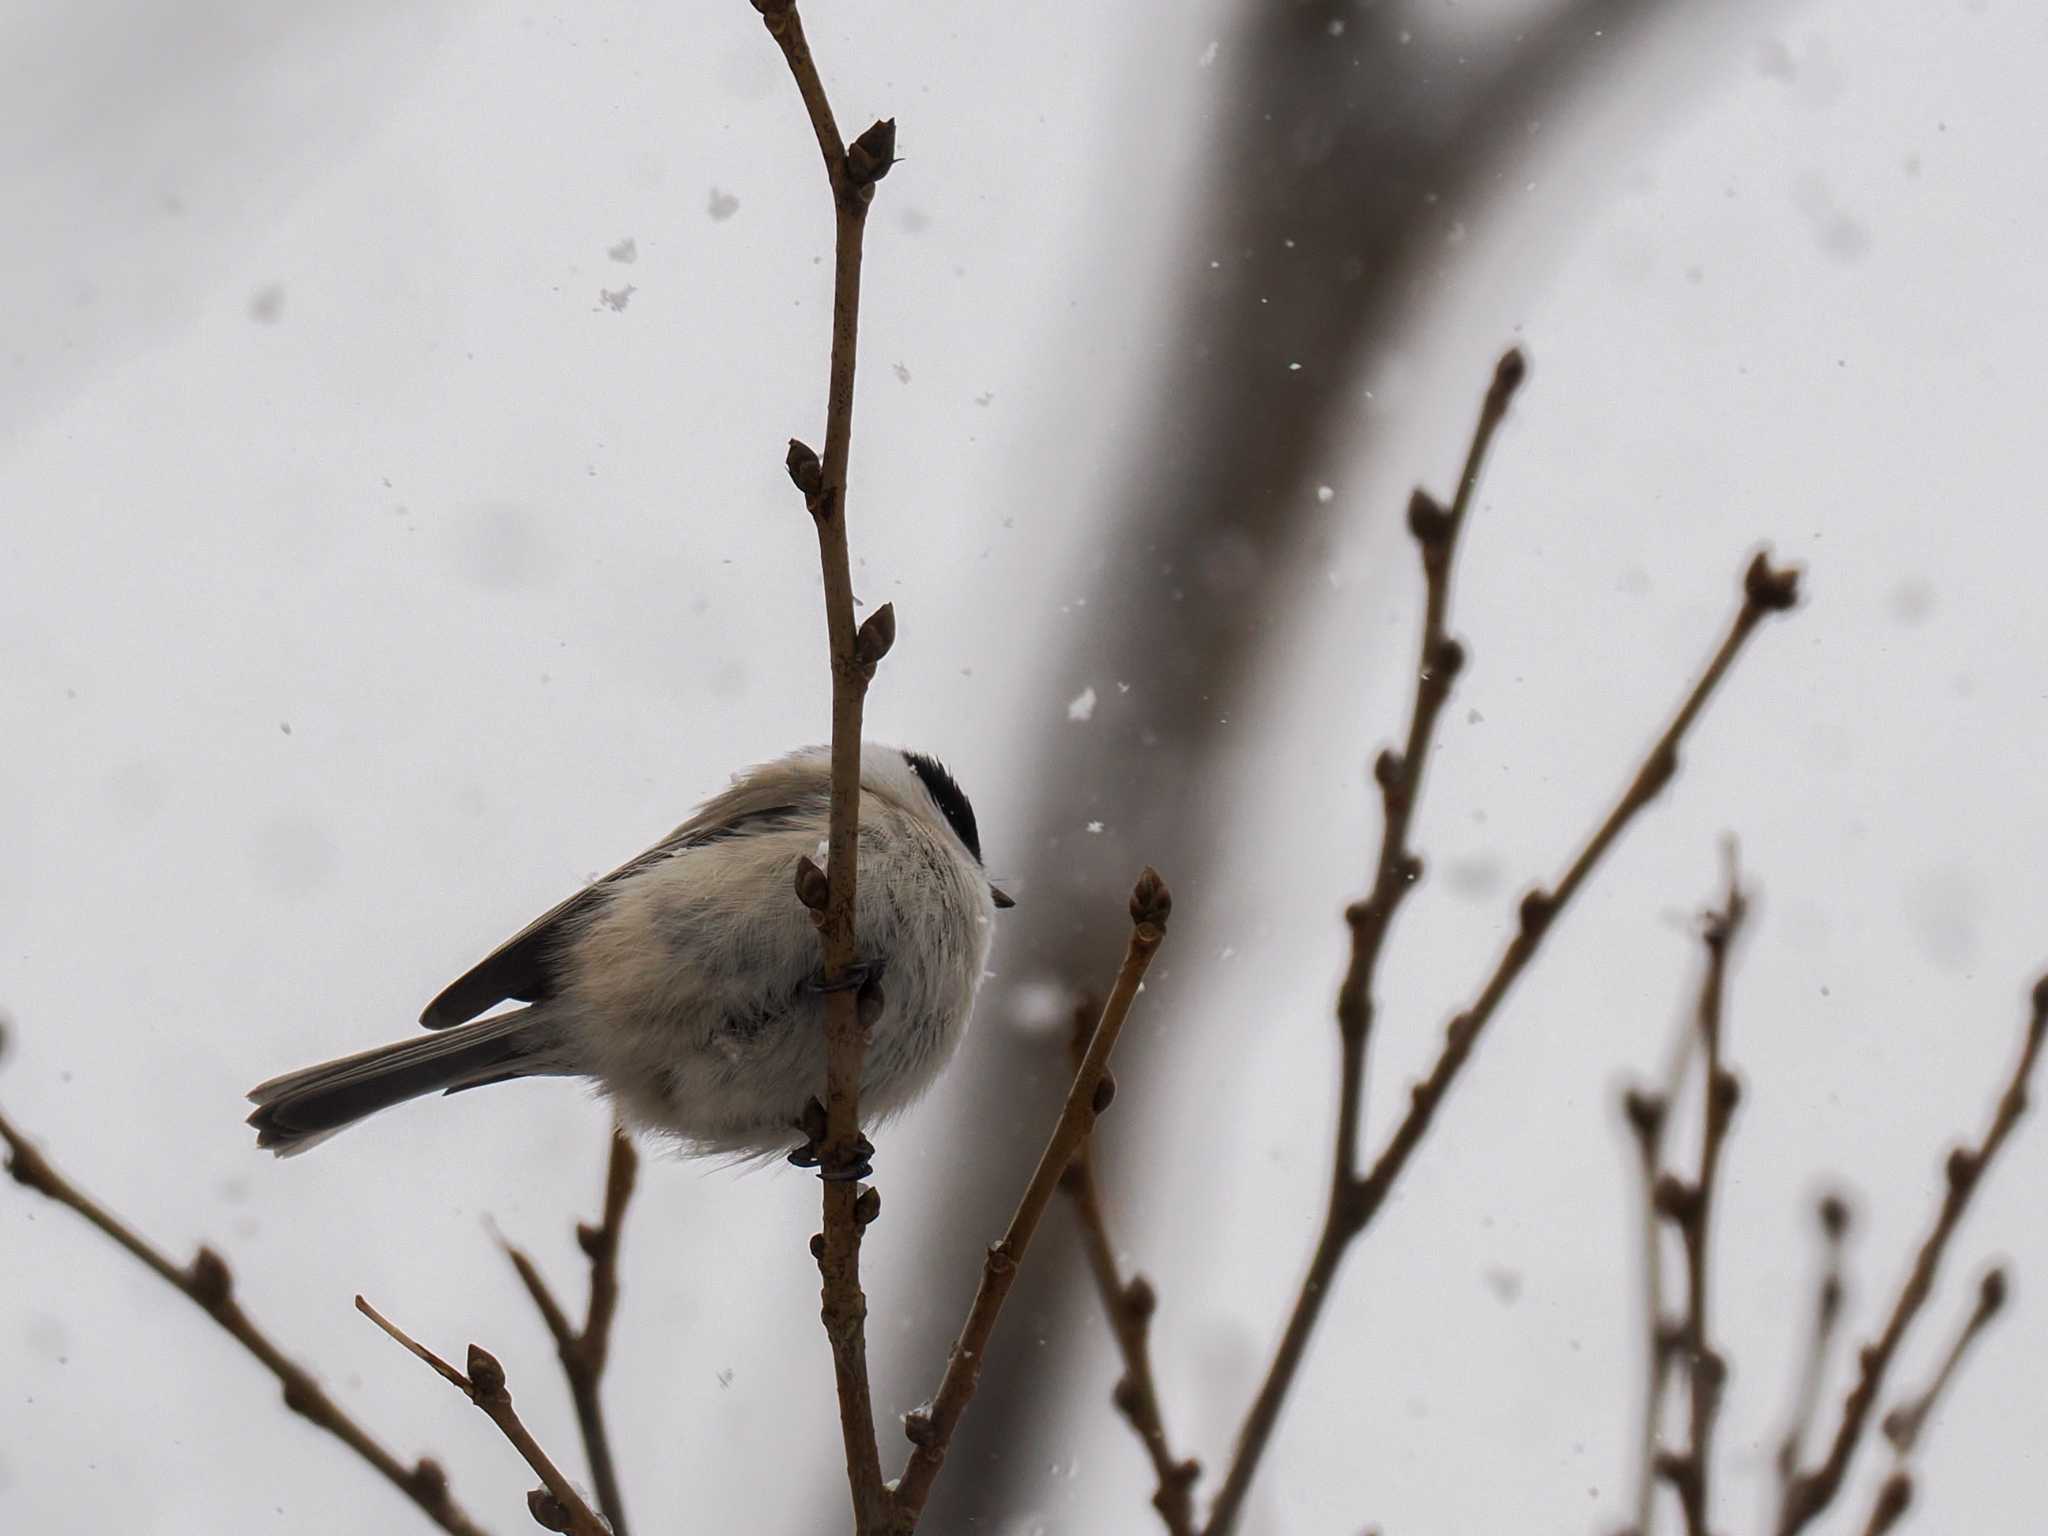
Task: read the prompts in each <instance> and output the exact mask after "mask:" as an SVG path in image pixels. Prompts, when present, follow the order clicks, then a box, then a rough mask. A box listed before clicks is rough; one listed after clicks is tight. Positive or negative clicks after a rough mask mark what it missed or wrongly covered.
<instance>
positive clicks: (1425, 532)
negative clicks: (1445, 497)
mask: <svg viewBox="0 0 2048 1536" xmlns="http://www.w3.org/2000/svg"><path fill="white" fill-rule="evenodd" d="M1408 531H1409V532H1410V533H1412V534H1414V535H1415V542H1416V543H1418V544H1420V545H1421V546H1422V547H1423V548H1424V549H1436V548H1438V547H1439V546H1440V545H1442V544H1443V543H1444V542H1445V541H1446V540H1447V539H1449V538H1450V536H1451V514H1450V513H1449V512H1447V511H1446V510H1445V509H1444V505H1443V503H1442V502H1440V501H1438V500H1437V499H1436V498H1435V497H1434V496H1432V495H1430V494H1429V492H1427V491H1425V490H1424V489H1422V487H1421V486H1417V487H1416V488H1415V492H1414V494H1413V495H1411V496H1410V497H1409V498H1408Z"/></svg>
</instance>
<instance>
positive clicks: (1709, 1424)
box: [1653, 847, 1749, 1536]
mask: <svg viewBox="0 0 2048 1536" xmlns="http://www.w3.org/2000/svg"><path fill="white" fill-rule="evenodd" d="M1748 911H1749V898H1748V897H1747V896H1746V895H1745V894H1744V893H1743V890H1742V886H1741V883H1740V881H1739V879H1738V877H1737V873H1736V866H1735V854H1734V851H1733V849H1732V847H1731V849H1730V851H1729V854H1728V890H1727V895H1726V897H1725V898H1724V900H1723V903H1722V906H1721V909H1720V910H1719V911H1718V912H1710V913H1708V914H1707V917H1706V921H1705V923H1704V925H1703V927H1702V930H1701V937H1702V939H1703V940H1704V942H1705V944H1706V947H1707V973H1706V978H1705V980H1704V981H1703V982H1702V983H1701V985H1700V1001H1699V1010H1698V1014H1697V1018H1698V1025H1699V1040H1700V1047H1701V1053H1702V1055H1703V1056H1704V1058H1705V1063H1706V1070H1705V1075H1704V1078H1703V1081H1702V1085H1701V1100H1702V1103H1701V1114H1700V1162H1699V1174H1698V1177H1697V1178H1696V1179H1695V1180H1694V1181H1693V1182H1692V1183H1690V1184H1688V1183H1686V1182H1685V1181H1684V1180H1683V1179H1681V1178H1679V1177H1678V1176H1677V1175H1676V1174H1672V1173H1665V1174H1663V1175H1661V1176H1660V1177H1659V1178H1658V1180H1657V1182H1656V1186H1655V1195H1654V1197H1653V1198H1654V1200H1655V1204H1656V1207H1657V1213H1658V1214H1659V1215H1660V1216H1662V1217H1663V1218H1664V1219H1665V1220H1666V1221H1669V1222H1670V1223H1672V1225H1674V1226H1675V1227H1677V1228H1678V1233H1679V1237H1680V1238H1681V1239H1682V1240H1683V1242H1684V1244H1685V1278H1686V1305H1685V1317H1684V1319H1683V1321H1681V1322H1680V1323H1679V1325H1678V1332H1677V1339H1676V1347H1677V1352H1678V1355H1679V1357H1680V1358H1682V1359H1683V1360H1684V1361H1685V1365H1686V1380H1687V1384H1688V1386H1689V1387H1690V1389H1691V1391H1690V1397H1691V1403H1692V1421H1691V1425H1690V1432H1689V1435H1688V1441H1687V1445H1686V1449H1685V1451H1684V1452H1683V1453H1682V1454H1680V1453H1672V1454H1668V1455H1664V1456H1660V1457H1658V1459H1657V1475H1658V1476H1659V1477H1661V1478H1663V1479H1664V1480H1665V1481H1666V1482H1668V1483H1670V1484H1671V1486H1672V1487H1673V1488H1674V1489H1675V1490H1676V1491H1677V1494H1678V1503H1679V1507H1680V1508H1681V1509H1682V1510H1684V1512H1685V1529H1686V1533H1687V1536H1708V1529H1709V1528H1708V1524H1707V1511H1708V1505H1709V1503H1710V1502H1711V1498H1710V1496H1711V1493H1712V1490H1713V1478H1712V1473H1713V1439H1714V1420H1715V1418H1716V1417H1717V1416H1718V1415H1719V1413H1720V1409H1721V1393H1722V1389H1723V1388H1724V1387H1725V1386H1726V1385H1727V1381H1728V1363H1727V1361H1726V1359H1724V1358H1723V1356H1722V1355H1721V1354H1720V1353H1719V1351H1717V1350H1716V1349H1715V1348H1714V1346H1713V1343H1712V1341H1711V1340H1710V1339H1709V1337H1708V1327H1707V1320H1708V1307H1707V1295H1708V1289H1707V1282H1708V1278H1709V1274H1710V1266H1709V1263H1708V1259H1709V1255H1710V1249H1709V1241H1710V1238H1711V1235H1712V1225H1713V1214H1714V1189H1715V1184H1716V1181H1717V1178H1718V1175H1719V1173H1720V1168H1721V1151H1722V1148H1723V1147H1724V1146H1725V1145H1726V1143H1727V1139H1728V1126H1729V1122H1730V1121H1731V1120H1732V1119H1733V1118H1734V1114H1735V1105H1736V1103H1737V1101H1738V1099H1739V1098H1740V1096H1741V1089H1740V1087H1739V1086H1738V1084H1737V1081H1736V1078H1735V1076H1734V1074H1733V1073H1731V1072H1729V1071H1728V1070H1727V1069H1726V1068H1725V1067H1724V1066H1723V1065H1722V1057H1721V1038H1722V1017H1723V1013H1724V1010H1725V1007H1726V1002H1727V990H1728V954H1729V951H1730V950H1731V949H1732V948H1733V947H1734V944H1735V939H1736V936H1737V934H1738V933H1739V932H1740V931H1741V928H1742V920H1743V918H1744V917H1745V916H1746V915H1747V914H1748Z"/></svg>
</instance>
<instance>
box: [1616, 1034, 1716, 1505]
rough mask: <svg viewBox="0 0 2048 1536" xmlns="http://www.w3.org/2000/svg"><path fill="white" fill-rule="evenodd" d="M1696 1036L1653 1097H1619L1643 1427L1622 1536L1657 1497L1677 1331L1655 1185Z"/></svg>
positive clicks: (1680, 1049) (1682, 1047) (1686, 1038)
mask: <svg viewBox="0 0 2048 1536" xmlns="http://www.w3.org/2000/svg"><path fill="white" fill-rule="evenodd" d="M1698 1043H1699V1032H1698V1031H1697V1030H1696V1029H1693V1028H1691V1027H1690V1026H1688V1027H1687V1028H1684V1029H1681V1030H1680V1031H1679V1032H1678V1043H1677V1045H1676V1047H1675V1048H1674V1049H1673V1050H1672V1052H1671V1060H1670V1062H1669V1064H1668V1065H1667V1066H1666V1067H1665V1071H1664V1083H1663V1087H1662V1088H1661V1089H1660V1090H1659V1091H1657V1092H1655V1093H1649V1092H1645V1091H1644V1090H1642V1089H1639V1088H1631V1089H1629V1090H1628V1091H1627V1092H1626V1093H1625V1094H1623V1095H1622V1114H1623V1117H1624V1118H1625V1119H1626V1120H1627V1121H1628V1127H1629V1133H1630V1136H1631V1138H1632V1139H1633V1140H1634V1142H1635V1147H1636V1160H1637V1167H1638V1171H1639V1172H1640V1174H1641V1175H1642V1178H1641V1182H1640V1184H1639V1186H1638V1192H1639V1194H1640V1197H1641V1200H1642V1213H1643V1222H1642V1249H1643V1329H1644V1333H1645V1334H1646V1338H1645V1340H1644V1356H1643V1358H1644V1367H1645V1369H1644V1378H1645V1379H1644V1382H1643V1424H1642V1430H1641V1432H1640V1433H1639V1434H1638V1436H1637V1439H1636V1468H1637V1470H1636V1518H1635V1524H1634V1525H1632V1526H1629V1527H1628V1528H1627V1529H1626V1531H1624V1533H1623V1536H1650V1525H1651V1521H1652V1518H1653V1516H1654V1514H1655V1507H1656V1506H1655V1501H1656V1496H1657V1448H1658V1445H1659V1444H1660V1442H1661V1439H1662V1432H1663V1422H1664V1396H1665V1387H1666V1385H1667V1384H1668V1383H1669V1381H1670V1379H1671V1367H1672V1365H1673V1364H1674V1363H1675V1362H1676V1361H1677V1358H1678V1330H1677V1329H1676V1328H1674V1327H1673V1326H1672V1325H1671V1324H1670V1322H1669V1320H1668V1319H1666V1317H1665V1315H1664V1218H1663V1217H1662V1216H1660V1215H1658V1214H1657V1179H1658V1177H1659V1175H1661V1174H1662V1173H1663V1171H1664V1131H1665V1127H1666V1126H1667V1124H1668V1123H1669V1121H1670V1110H1671V1104H1672V1103H1673V1101H1674V1100H1676V1099H1677V1097H1678V1095H1679V1092H1680V1091H1681V1090H1682V1089H1683V1088H1684V1087H1685V1077H1686V1072H1687V1070H1688V1069H1689V1068H1690V1066H1691V1065H1692V1058H1693V1054H1694V1051H1695V1049H1696V1047H1697V1045H1698Z"/></svg>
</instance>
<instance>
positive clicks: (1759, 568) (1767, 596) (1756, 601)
mask: <svg viewBox="0 0 2048 1536" xmlns="http://www.w3.org/2000/svg"><path fill="white" fill-rule="evenodd" d="M1742 591H1743V595H1744V596H1746V597H1747V598H1748V599H1749V605H1750V607H1752V608H1760V609H1762V610H1763V611H1764V612H1765V613H1783V612H1785V611H1786V610H1787V609H1789V608H1792V607H1794V606H1796V605H1797V604H1798V602H1799V572H1798V570H1797V569H1796V568H1794V567H1792V566H1789V565H1788V566H1785V567H1783V568H1782V569H1779V568H1774V567H1773V566H1772V565H1771V562H1770V560H1769V558H1768V557H1767V556H1766V555H1765V554H1764V553H1763V551H1761V550H1759V551H1757V556H1756V558H1755V559H1754V560H1752V561H1750V562H1749V569H1748V570H1747V571H1745V572H1744V573H1743V576H1742Z"/></svg>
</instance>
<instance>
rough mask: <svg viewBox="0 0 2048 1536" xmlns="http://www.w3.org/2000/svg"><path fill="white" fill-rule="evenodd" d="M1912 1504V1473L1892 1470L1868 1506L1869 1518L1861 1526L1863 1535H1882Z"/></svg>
mask: <svg viewBox="0 0 2048 1536" xmlns="http://www.w3.org/2000/svg"><path fill="white" fill-rule="evenodd" d="M1912 1504H1913V1477H1912V1474H1911V1473H1909V1472H1906V1471H1903V1470H1901V1471H1898V1472H1894V1473H1893V1474H1892V1475H1891V1476H1890V1477H1888V1478H1886V1479H1885V1480H1884V1486H1883V1487H1881V1488H1879V1489H1878V1490H1877V1499H1876V1501H1875V1502H1874V1503H1872V1505H1871V1506H1870V1519H1869V1521H1868V1522H1866V1523H1865V1525H1864V1527H1863V1536H1884V1533H1885V1532H1886V1531H1888V1530H1890V1529H1891V1528H1892V1527H1893V1526H1895V1525H1897V1524H1898V1523H1899V1521H1901V1520H1902V1519H1904V1518H1905V1514H1906V1511H1907V1510H1908V1509H1910V1508H1911V1507H1912Z"/></svg>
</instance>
